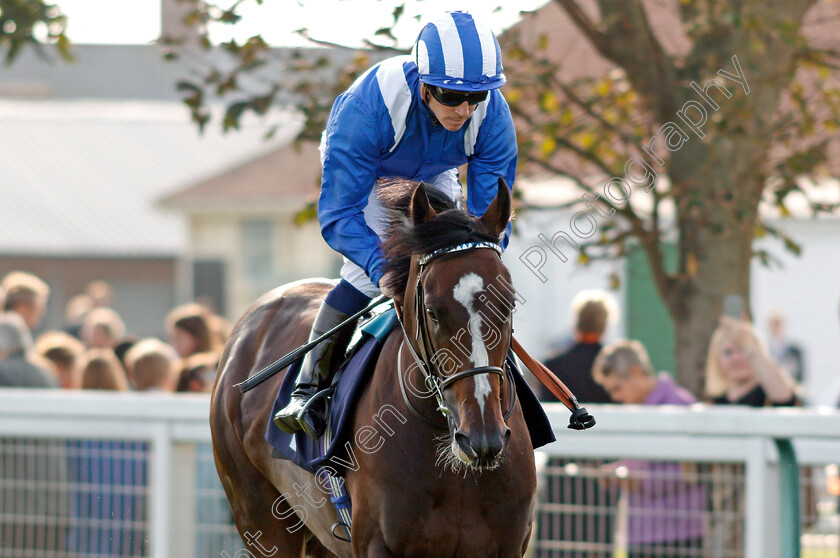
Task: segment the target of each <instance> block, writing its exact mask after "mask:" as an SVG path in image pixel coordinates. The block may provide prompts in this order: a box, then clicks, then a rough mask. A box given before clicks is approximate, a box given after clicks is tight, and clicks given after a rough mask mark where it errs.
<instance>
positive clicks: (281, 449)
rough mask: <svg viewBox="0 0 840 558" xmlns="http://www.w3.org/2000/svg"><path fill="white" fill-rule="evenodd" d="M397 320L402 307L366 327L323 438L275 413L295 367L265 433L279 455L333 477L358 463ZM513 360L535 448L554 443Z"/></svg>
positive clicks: (339, 384) (338, 383) (342, 374)
mask: <svg viewBox="0 0 840 558" xmlns="http://www.w3.org/2000/svg"><path fill="white" fill-rule="evenodd" d="M397 325H398V321H397V317H396V312H395V311H394V309H393V308H391V309H390V310H388V311H386V312H384V313H382V314H380V315H378V316H376V317H374V318H372V319H371V320H369V321H368V322H367V323H365V324H363V325H362V326H361V327H360V330H361V336H360V337H359V340H358V342H357V343H356V344H355V347H354V348H353V349H352V350H351V353H352V356H351V357H350V359H349V360H348V361H347V362H346V363H345V365H344V367H343V368H342V369H341V370H340V371H339V373H338V375H337V377H336V379H335V381H334V383H333V386H334V388H335V392H334V393H333V394H332V396H331V397H330V401H329V420H328V424H327V431H326V433H325V434H324V436H323V437H321V438H320V439H319V440H313V439H311V438H310V437H309V436H307V435H306V434H304V433H303V432H297V433H295V434H286V433H285V432H283V431H282V430H280V428H278V427H277V425H276V424H274V421H273V419H274V415H275V414H276V413H277V411H279V410H280V409H282V408H283V407H285V406H286V404H287V403H288V402H289V399H290V397H291V394H292V390H293V389H294V384H295V378H296V377H297V373H298V370H299V369H300V361H298V362H296V363H294V364H293V365H291V366H290V368H289V371H288V372H287V373H286V377H285V378H284V379H283V383H282V385H281V386H280V390H279V392H278V393H277V397H276V399H275V401H274V406H273V407H272V410H271V415H270V416H269V417H268V425H267V427H266V432H265V439H266V440H267V441H268V443H269V444H271V446H272V447H273V448H274V449H275V450H276V452H275V456H276V457H280V458H283V459H288V460H290V461H292V462H293V463H295V464H297V465H298V466H300V467H302V468H303V469H305V470H307V471H309V472H310V473H313V474H318V470H319V469H321V468H323V469H326V470H329V472H330V473H331V474H332V475H333V476H335V475H339V476H342V475H343V474H344V471H345V470H346V468H347V467H353V466H354V457H353V451H352V448H351V446H352V445H353V441H352V440H353V437H352V434H353V433H352V432H350V428H351V426H352V422H353V411H354V409H355V406H356V402H357V400H358V398H359V396H360V395H361V392H362V389H363V388H364V386H365V385H366V383H367V382H368V380H369V378H370V376H371V374H372V373H373V369H374V367H375V364H376V358H377V357H378V355H379V352H380V350H381V348H382V345H383V344H384V343H385V339H386V338H387V337H388V334H389V333H390V332H391V330H392V329H393V328H394V327H397ZM357 337H358V335H357ZM507 362H508V363H509V365H511V366H512V368H513V371H512V372H513V373H512V374H510V376H512V377H513V379H514V382H513V383H514V387H515V388H516V392H517V393H516V396H517V397H518V398H519V401H520V405H521V407H522V412H523V415H524V417H525V422H526V424H527V425H528V431H529V433H530V436H531V442H532V444H533V446H534V448H538V447H541V446H544V445H546V444H548V443H551V442H553V441H554V439H555V438H554V432H553V430H552V428H551V424H550V423H549V421H548V418H547V417H546V416H545V412H544V411H543V409H542V406H541V405H540V403H539V401H538V400H537V397H536V396H535V395H534V392H533V391H531V388H530V387H529V386H528V384H527V383H526V382H525V378H524V377H523V376H522V374H521V373H520V372H519V370H516V368H515V365H512V364H511V363H513V362H514V361H513V359H512V358H508V359H507ZM333 471H334V472H333ZM321 472H323V471H321Z"/></svg>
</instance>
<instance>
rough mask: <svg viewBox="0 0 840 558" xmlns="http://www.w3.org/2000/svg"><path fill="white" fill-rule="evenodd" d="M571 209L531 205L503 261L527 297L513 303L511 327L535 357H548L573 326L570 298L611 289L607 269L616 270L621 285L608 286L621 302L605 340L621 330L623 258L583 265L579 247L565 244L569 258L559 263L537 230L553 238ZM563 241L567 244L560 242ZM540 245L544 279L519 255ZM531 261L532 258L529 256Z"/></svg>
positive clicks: (565, 224)
mask: <svg viewBox="0 0 840 558" xmlns="http://www.w3.org/2000/svg"><path fill="white" fill-rule="evenodd" d="M572 214H573V212H571V211H565V210H546V211H529V212H525V213H522V214H519V215H518V216H517V218H516V234H515V235H514V236H513V237H512V238H511V240H510V244H509V245H508V248H507V250H506V251H505V255H504V261H505V264H506V265H507V266H508V268H509V269H510V272H511V276H512V278H513V285H514V287H515V288H516V290H517V292H519V293H520V294H521V295H522V296H523V297H524V298H525V300H526V302H525V303H524V304H518V305H517V312H516V317H515V320H514V329H515V335H516V337H517V339H519V341H520V342H521V343H522V345H523V346H524V347H525V348H526V349H527V350H528V351H529V352H530V353H531V354H533V355H534V356H535V357H536V358H546V357H548V356H550V355H551V354H552V353H553V352H555V351H556V350H557V349H558V348H559V347H560V346H562V345H563V344H564V343H565V342H567V341H568V340H569V339H570V336H571V331H572V313H571V302H572V298H574V296H575V295H576V294H577V293H578V292H580V291H582V290H584V289H603V290H607V291H610V279H609V277H610V275H611V274H612V273H616V274H617V275H618V277H619V282H620V284H621V285H622V287H620V288H619V290H617V291H610V292H611V293H612V294H613V296H614V297H615V299H616V303H617V304H618V307H619V313H620V315H619V316H618V320H617V321H616V322H615V323H613V324H612V325H611V326H610V327H609V329H608V330H607V333H606V339H607V340H608V341H610V340H612V339H615V338H617V337H621V336H623V335H624V331H625V322H624V318H623V316H622V315H621V314H623V301H624V292H623V285H624V263H623V262H593V263H591V264H590V265H588V266H583V265H581V264H579V263H578V262H577V256H578V253H577V252H576V251H575V250H573V249H571V248H569V249H568V250H564V253H565V255H566V256H567V257H568V261H567V262H565V263H563V262H562V261H561V260H560V259H559V258H558V257H557V256H555V255H553V254H552V252H551V250H549V249H548V248H547V247H546V245H545V244H543V242H542V241H540V240H539V238H538V235H539V234H541V233H542V234H543V235H544V236H546V237H548V238H551V237H552V235H554V233H556V232H557V231H560V230H564V231H568V230H569V219H570V218H571V216H572ZM558 245H562V247H565V246H566V244H565V243H563V242H559V243H558ZM532 246H533V247H540V248H542V250H543V251H544V252H545V256H546V260H545V264H544V265H543V266H542V268H541V269H540V270H539V271H540V273H542V274H543V275H544V276H545V282H543V281H542V280H541V279H540V278H539V277H538V275H537V274H536V273H535V272H534V271H532V270H531V269H529V267H528V266H527V265H526V264H525V263H524V262H523V261H522V260H520V257H521V256H522V255H523V254H525V253H526V252H527V251H528V249H529V248H531V247H532ZM531 261H532V263H533V262H535V261H536V260H535V259H531Z"/></svg>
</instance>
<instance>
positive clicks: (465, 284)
mask: <svg viewBox="0 0 840 558" xmlns="http://www.w3.org/2000/svg"><path fill="white" fill-rule="evenodd" d="M483 290H484V280H483V279H482V278H481V277H479V276H478V275H476V274H475V273H467V274H466V275H464V276H463V277H461V280H460V281H458V284H457V285H455V288H454V289H453V290H452V296H453V297H454V298H455V300H457V301H458V302H460V303H461V304H462V305H463V306H464V308H466V309H467V314H468V315H469V317H470V321H469V326H468V327H469V330H470V337H471V338H472V352H471V354H470V360H472V362H473V365H474V366H475V367H476V368H478V367H479V366H489V365H490V357H489V356H488V354H487V347H485V346H484V339H483V338H482V336H481V314H479V313H478V312H476V310H475V308H474V307H473V300H475V297H476V295H477V294H478V293H480V292H481V291H483ZM473 381H474V382H475V400H476V401H478V408H479V409H480V410H481V420H482V421H484V403H485V402H486V400H487V396H489V395H490V380H488V379H487V374H478V375H476V376H473Z"/></svg>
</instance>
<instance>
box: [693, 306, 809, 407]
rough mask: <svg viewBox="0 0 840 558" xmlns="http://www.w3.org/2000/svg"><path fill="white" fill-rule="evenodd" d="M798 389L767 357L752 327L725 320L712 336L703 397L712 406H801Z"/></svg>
mask: <svg viewBox="0 0 840 558" xmlns="http://www.w3.org/2000/svg"><path fill="white" fill-rule="evenodd" d="M798 392H799V386H798V385H797V384H796V382H794V380H793V378H791V377H790V374H788V372H787V370H785V369H784V368H782V367H781V366H780V365H779V364H778V363H777V362H776V361H774V360H773V358H772V357H771V356H770V354H769V353H768V351H767V349H766V348H765V347H764V344H763V343H762V342H761V340H760V339H759V338H758V335H757V334H756V333H755V330H754V329H753V327H752V325H750V324H749V323H748V322H744V321H741V320H736V319H733V318H729V317H726V316H722V317H721V318H720V325H719V326H718V328H717V329H716V330H715V332H714V333H713V334H712V340H711V342H710V343H709V354H708V357H707V359H706V395H707V396H708V397H709V398H710V399H711V402H712V403H715V404H729V405H749V406H751V407H764V406H765V405H777V406H789V405H798V404H801V400H800V399H799V397H798Z"/></svg>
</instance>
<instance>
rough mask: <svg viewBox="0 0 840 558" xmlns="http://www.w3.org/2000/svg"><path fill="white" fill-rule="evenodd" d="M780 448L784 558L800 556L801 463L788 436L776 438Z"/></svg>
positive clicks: (777, 446)
mask: <svg viewBox="0 0 840 558" xmlns="http://www.w3.org/2000/svg"><path fill="white" fill-rule="evenodd" d="M774 441H775V442H776V448H777V449H778V450H779V480H780V482H781V485H780V487H779V490H780V498H779V499H780V502H779V503H780V506H779V508H780V509H779V520H780V521H781V525H780V529H779V534H780V535H781V541H780V543H781V545H780V548H781V551H782V558H799V554H800V547H801V544H800V528H801V527H800V525H801V523H800V517H799V465H798V464H797V462H796V452H795V451H794V449H793V444H792V443H791V441H790V439H788V438H775V439H774Z"/></svg>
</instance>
